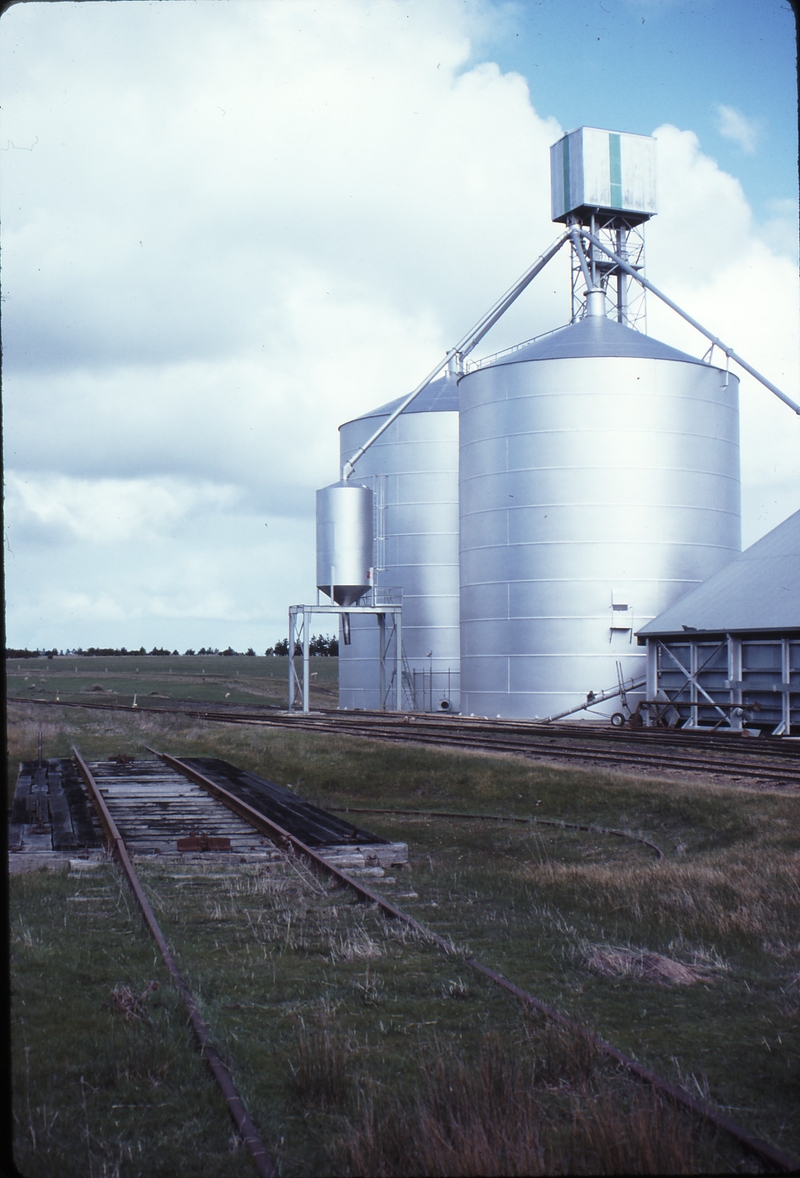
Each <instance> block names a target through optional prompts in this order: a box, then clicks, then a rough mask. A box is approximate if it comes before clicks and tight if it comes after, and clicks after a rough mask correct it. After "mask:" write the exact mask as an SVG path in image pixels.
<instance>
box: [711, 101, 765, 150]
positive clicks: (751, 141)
mask: <svg viewBox="0 0 800 1178" xmlns="http://www.w3.org/2000/svg"><path fill="white" fill-rule="evenodd" d="M716 111H717V130H718V131H719V133H720V135H722V137H723V139H730V140H732V142H733V143H738V144H739V147H741V149H742V151H744V152H746V153H747V154H748V155H753V153H754V152H755V150H756V145H757V143H758V123H757V122H756V120H755V119H748V118H747V117H746V116H745V115H743V114H742V112H741V111H740V110H737V109H736V107H734V106H725V105H724V103H721V102H718V103H717V105H716Z"/></svg>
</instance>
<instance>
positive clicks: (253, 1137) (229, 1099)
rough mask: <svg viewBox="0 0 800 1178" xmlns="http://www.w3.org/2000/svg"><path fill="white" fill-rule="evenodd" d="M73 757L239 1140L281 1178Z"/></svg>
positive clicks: (97, 797)
mask: <svg viewBox="0 0 800 1178" xmlns="http://www.w3.org/2000/svg"><path fill="white" fill-rule="evenodd" d="M72 755H73V756H74V758H75V761H76V763H77V765H78V768H79V770H80V773H81V776H82V777H83V780H84V781H85V783H86V788H87V790H88V792H89V796H90V798H91V799H92V803H93V804H94V808H95V810H96V811H97V815H98V818H99V819H100V823H101V825H102V827H103V830H104V831H105V835H106V839H107V840H108V844H109V847H110V849H111V852H112V854H113V855H114V856H115V858H116V859H117V861H118V862H119V864H120V866H121V867H122V870H123V871H124V872H125V875H126V877H127V880H128V883H129V884H130V887H131V891H132V892H133V894H134V896H135V897H136V902H137V903H138V905H139V907H140V909H141V911H142V915H143V917H144V919H145V923H146V924H147V927H148V929H149V930H150V933H151V934H152V936H153V940H154V941H155V942H156V944H157V945H158V948H159V951H160V953H161V956H162V958H163V959H164V964H165V965H166V967H167V969H168V970H169V972H170V975H171V977H172V980H173V982H174V983H175V987H176V989H177V991H178V993H179V994H180V996H181V998H182V999H183V1003H184V1006H185V1007H186V1010H187V1012H188V1015H189V1021H190V1023H191V1027H192V1031H193V1032H194V1036H195V1039H196V1040H197V1042H198V1045H199V1047H200V1052H201V1054H202V1055H203V1056H204V1057H205V1059H206V1060H207V1061H208V1065H209V1067H210V1068H211V1071H212V1073H213V1075H214V1079H215V1080H216V1081H217V1084H218V1085H219V1088H220V1090H221V1091H222V1094H223V1096H224V1097H225V1100H226V1103H227V1105H228V1112H229V1113H230V1115H231V1118H232V1120H233V1122H234V1124H235V1125H236V1128H237V1130H238V1132H239V1135H240V1137H241V1138H242V1140H243V1141H244V1143H245V1144H246V1146H247V1148H248V1149H249V1150H250V1154H251V1156H252V1158H253V1163H254V1165H255V1167H256V1171H257V1173H258V1175H259V1178H278V1171H277V1169H276V1168H275V1163H274V1162H273V1161H272V1158H271V1157H270V1156H269V1154H268V1153H267V1151H266V1149H265V1147H264V1143H263V1142H262V1140H261V1137H260V1135H259V1132H258V1130H257V1129H256V1127H255V1125H254V1124H253V1122H252V1120H251V1119H250V1114H249V1113H248V1111H247V1109H246V1107H245V1104H244V1101H243V1100H242V1098H241V1096H240V1095H239V1093H238V1091H237V1089H236V1086H235V1084H234V1082H233V1080H232V1079H231V1074H230V1072H229V1071H228V1069H227V1067H226V1066H225V1064H224V1063H223V1062H222V1059H221V1058H220V1055H219V1053H218V1051H217V1049H216V1048H215V1047H214V1045H213V1043H212V1042H211V1033H210V1030H209V1027H208V1024H207V1023H206V1022H205V1020H204V1019H203V1017H202V1015H201V1014H200V1011H199V1010H198V1008H197V1004H196V1003H195V1000H194V997H193V995H192V992H191V990H190V989H189V987H188V986H187V985H186V982H185V981H184V979H183V975H182V974H181V972H180V970H179V969H178V966H177V964H176V962H175V958H174V957H173V955H172V950H171V949H170V947H169V945H168V944H167V942H166V939H165V937H164V934H163V933H162V931H161V928H160V927H159V924H158V921H157V920H156V916H155V913H154V912H153V909H152V907H151V906H150V901H149V900H148V899H147V896H146V895H145V893H144V889H143V888H142V885H141V883H140V881H139V877H138V875H137V874H136V871H135V869H134V866H133V864H132V863H131V860H130V856H129V855H128V849H127V847H126V846H125V841H124V839H123V838H122V835H121V834H120V833H119V830H118V829H117V824H116V823H115V821H114V819H113V818H112V816H111V813H110V812H109V809H108V806H107V805H106V801H105V798H104V797H103V795H102V794H101V793H100V790H99V789H98V786H97V782H96V781H95V779H94V777H93V776H92V772H91V770H90V769H89V766H88V765H87V764H86V762H85V761H84V759H83V757H82V756H81V754H80V753H79V752H78V750H77V748H76V747H75V746H74V745H73V746H72Z"/></svg>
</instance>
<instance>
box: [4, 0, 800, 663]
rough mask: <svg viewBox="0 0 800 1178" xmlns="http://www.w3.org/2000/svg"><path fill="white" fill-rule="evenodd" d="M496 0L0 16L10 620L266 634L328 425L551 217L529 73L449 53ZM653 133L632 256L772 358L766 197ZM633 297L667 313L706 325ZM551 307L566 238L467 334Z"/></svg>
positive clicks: (546, 317)
mask: <svg viewBox="0 0 800 1178" xmlns="http://www.w3.org/2000/svg"><path fill="white" fill-rule="evenodd" d="M493 11H494V9H493V8H491V7H490V6H488V5H484V4H482V3H480V2H479V0H475V2H474V3H470V4H468V5H464V4H462V3H461V2H460V0H427V2H426V3H411V4H403V5H399V4H395V3H390V2H386V3H382V2H376V0H369V2H366V0H327V3H326V4H324V5H318V6H311V5H308V4H307V3H305V2H303V0H298V2H294V0H282V2H281V3H280V4H247V3H236V2H232V3H229V4H225V5H215V4H205V5H191V6H190V5H152V6H151V5H134V4H119V5H54V6H51V5H16V6H14V7H12V8H11V9H10V10H9V11H8V12H7V13H6V14H5V15H4V17H3V21H2V25H1V26H0V34H2V35H0V55H1V57H2V60H0V66H2V77H3V79H4V87H5V90H6V94H5V95H4V103H3V105H4V120H5V123H4V138H5V137H7V138H8V139H9V140H11V141H13V142H14V143H24V144H32V143H33V142H34V140H37V138H38V141H37V142H36V144H35V146H34V148H33V150H32V151H26V152H21V151H14V152H12V151H9V152H7V153H3V154H2V156H1V157H0V159H2V167H3V181H4V183H3V188H2V193H1V194H0V196H1V199H2V213H3V226H4V229H3V233H4V237H3V246H4V295H5V299H6V301H5V303H4V344H5V357H4V361H5V390H4V395H5V419H4V430H5V445H6V462H7V469H8V470H9V472H10V475H9V486H10V497H9V500H8V507H7V522H8V524H9V529H10V530H9V543H10V544H11V550H12V553H13V555H9V560H8V577H9V586H8V593H9V598H8V601H9V639H10V640H11V641H13V642H15V643H28V644H29V645H30V644H35V643H39V644H41V645H48V646H52V645H54V644H55V645H59V646H62V645H64V644H65V643H67V642H68V643H70V644H76V643H81V644H82V645H84V646H86V645H89V644H90V643H91V644H97V643H102V644H105V643H112V642H113V643H124V644H125V645H128V646H132V645H133V646H137V647H138V645H139V644H140V643H144V644H145V645H146V646H148V647H149V646H150V645H152V644H153V643H156V644H159V645H168V646H170V647H172V646H173V645H191V646H195V647H197V646H199V645H203V644H205V645H207V644H208V643H212V644H213V645H219V646H225V645H227V644H228V642H232V643H233V644H234V645H238V646H239V648H242V647H243V646H247V645H251V644H252V645H253V646H254V647H256V649H264V647H265V646H266V645H271V644H272V643H273V642H274V641H275V639H276V637H278V636H279V635H280V634H282V633H283V631H284V629H285V617H286V607H287V605H288V604H289V603H294V602H299V601H301V600H306V599H307V598H308V597H309V595H310V593H311V592H312V591H313V558H314V554H313V518H312V515H313V504H314V490H315V488H317V487H319V486H321V485H323V484H325V483H327V482H330V481H332V480H334V479H335V478H336V477H337V473H338V472H337V466H336V462H337V453H338V444H337V443H338V439H337V435H336V427H337V426H338V425H339V424H340V423H341V422H342V421H345V420H347V419H348V418H351V417H353V416H356V415H357V414H358V413H360V412H363V411H364V410H366V409H368V408H372V407H374V406H376V405H378V404H381V403H383V402H385V401H388V400H390V399H391V398H393V397H395V396H398V395H400V394H401V393H404V392H407V391H409V390H410V389H411V388H412V387H413V386H414V385H415V384H416V383H417V382H418V381H419V379H420V377H421V376H422V375H424V373H425V372H427V371H428V370H429V369H430V367H431V366H432V364H433V363H434V362H435V361H436V359H438V358H439V357H440V356H441V355H442V354H443V353H444V351H445V349H446V348H447V347H448V346H450V344H452V343H453V342H454V341H455V340H456V339H457V338H458V337H459V336H461V335H462V334H463V333H464V331H465V330H466V329H467V328H468V327H469V326H470V325H471V324H472V323H473V322H474V321H475V320H477V319H478V317H479V316H480V314H481V313H482V312H483V311H484V310H485V309H486V308H487V307H488V306H489V305H490V304H491V303H492V302H493V301H494V299H495V298H496V297H497V296H498V295H499V294H500V293H502V292H503V291H504V290H505V289H507V287H508V286H510V284H511V282H512V281H513V280H514V279H515V278H516V277H517V276H518V275H519V274H520V273H521V272H522V270H523V269H524V268H525V267H526V266H527V265H528V264H529V263H530V262H531V261H532V260H533V259H534V258H535V257H536V256H537V255H538V254H539V253H541V251H542V250H543V249H544V248H545V247H546V246H547V245H548V244H549V243H550V242H551V241H552V240H553V239H554V238H555V236H556V234H557V229H556V227H555V226H553V225H552V223H551V222H550V216H549V151H548V149H549V146H550V144H551V143H552V142H553V141H554V140H555V139H556V138H557V137H558V136H559V135H560V133H561V129H560V127H559V126H558V124H557V122H556V121H555V120H554V119H552V118H548V117H544V116H543V115H542V114H541V113H539V112H537V111H536V110H534V108H533V107H532V105H531V102H530V96H529V94H528V90H527V86H526V84H525V81H524V80H523V79H522V78H521V77H520V76H519V75H516V74H503V73H502V72H501V71H500V70H499V69H498V68H497V66H496V65H494V64H492V63H491V62H484V63H482V64H478V65H476V66H474V67H472V68H469V67H468V65H467V63H468V61H469V60H470V57H469V53H470V44H471V42H474V41H475V40H476V39H484V41H485V39H486V38H487V37H488V36H489V35H490V30H488V24H487V22H488V18H489V17H490V16H491V14H492V12H493ZM657 135H658V140H659V174H660V177H661V184H660V207H661V212H660V214H659V216H658V217H657V218H655V219H654V221H653V222H652V224H651V225H650V226H649V227H648V251H649V257H648V267H649V269H648V272H649V275H650V277H651V278H652V279H653V280H654V281H655V282H656V283H657V284H658V285H661V286H663V287H664V288H665V289H666V290H667V292H668V293H670V294H672V295H673V296H674V297H675V298H676V299H677V301H678V302H681V301H683V302H684V303H685V304H686V306H687V309H688V310H690V311H693V312H694V313H696V314H697V315H698V317H699V318H700V319H701V320H704V321H705V319H707V320H708V323H709V326H710V327H711V328H713V329H714V330H716V331H717V332H718V333H719V334H720V335H722V336H723V337H725V336H726V334H727V336H728V337H729V338H730V339H731V342H733V343H734V345H735V346H738V348H739V350H740V351H742V352H743V354H744V355H746V356H748V358H749V359H751V360H752V362H753V363H754V364H755V365H756V366H757V367H763V369H764V371H765V373H766V374H767V375H769V376H770V377H771V378H772V379H774V380H776V382H777V383H780V382H781V380H782V379H784V377H785V379H786V380H787V381H788V382H789V383H791V380H792V379H793V378H792V364H793V363H794V358H795V356H796V349H797V328H796V318H795V320H794V321H793V320H792V316H793V315H795V317H796V310H795V308H796V302H797V292H796V286H797V283H796V274H794V273H793V272H792V270H791V266H790V265H789V264H788V263H787V262H786V261H785V259H784V258H783V257H781V256H780V252H778V251H777V249H776V247H774V246H773V239H775V240H777V237H780V236H781V234H782V235H783V236H782V237H781V240H787V237H786V235H787V233H788V229H787V228H786V224H783V227H782V228H779V227H778V226H773V228H772V229H771V230H769V231H767V229H765V228H764V227H759V226H758V225H756V224H754V220H753V217H752V213H751V211H750V209H749V207H748V205H747V202H746V200H745V198H744V195H743V193H742V190H741V187H740V185H739V184H738V182H737V181H736V180H735V179H734V178H733V177H731V176H729V175H726V174H725V173H724V172H722V171H721V170H720V169H719V167H718V166H717V165H716V163H715V162H714V161H713V160H711V159H710V158H709V157H708V156H706V155H704V153H703V151H702V150H701V146H700V143H699V142H698V140H697V138H696V136H694V135H693V134H692V133H691V132H688V131H679V130H677V129H675V128H670V127H664V128H660V129H659V131H658V132H657ZM776 215H777V214H776ZM781 216H783V217H784V221H785V220H786V217H787V213H786V210H783V211H782V213H781ZM789 220H791V218H789ZM781 252H785V251H781ZM650 307H651V325H652V329H653V330H654V333H655V334H659V333H660V334H664V335H665V336H666V337H667V338H670V339H671V340H673V341H678V342H679V346H687V347H688V348H689V349H690V350H692V351H694V352H695V353H697V352H698V350H700V349H699V348H698V344H697V341H696V338H694V337H693V338H691V339H690V340H688V341H687V340H686V337H685V336H684V335H682V334H681V332H682V330H683V329H682V328H681V327H680V326H679V325H677V326H676V325H675V324H673V323H671V322H666V321H664V323H663V331H662V321H661V320H660V319H659V312H658V311H656V310H655V309H654V308H653V303H652V301H651V304H650ZM766 309H769V313H766ZM567 317H568V272H567V266H566V261H565V259H564V258H563V257H562V259H559V260H557V261H556V262H555V263H553V264H552V265H551V266H550V267H549V268H548V270H547V271H546V272H545V274H544V275H543V276H542V277H541V278H540V279H539V280H537V282H536V283H534V285H533V287H532V288H531V289H530V290H529V291H528V292H527V293H526V294H525V296H523V298H522V299H521V300H520V302H519V305H518V306H517V307H515V308H514V309H513V311H512V312H511V313H509V315H508V316H507V317H506V318H505V319H504V320H503V321H501V323H500V324H499V325H498V327H497V328H496V329H495V330H494V331H493V333H492V334H491V336H488V337H487V339H486V351H495V350H496V349H498V348H501V347H504V346H506V345H508V344H513V343H516V342H518V341H519V340H520V339H523V338H527V337H529V336H531V335H534V334H537V333H539V332H542V331H545V330H547V329H549V328H552V327H555V326H558V325H559V324H561V323H563V322H564V321H565V320H566V319H567ZM686 330H687V333H688V334H689V335H692V333H691V332H690V331H689V329H688V328H687V329H686ZM680 341H684V342H683V343H681V342H680ZM701 348H702V345H701ZM748 349H749V350H748ZM782 374H784V375H782ZM787 391H788V392H789V393H790V394H791V388H788V389H787ZM748 395H749V394H748ZM754 395H755V394H754ZM759 396H760V394H759ZM763 398H764V399H766V400H767V401H770V400H774V399H771V398H770V394H768V393H766V392H765V393H764V394H763ZM754 404H763V401H760V402H755V401H754ZM775 404H777V402H776V403H775ZM778 409H779V412H780V414H782V415H786V416H790V415H789V414H788V411H787V410H786V409H785V408H784V407H783V406H778ZM748 412H749V411H748ZM772 412H773V409H772V408H770V410H769V412H766V413H765V416H764V421H765V422H766V421H772V419H771V418H770V413H772ZM754 416H755V417H756V418H758V413H756V414H755V415H754ZM775 423H777V424H775ZM775 423H773V425H774V430H775V431H776V432H777V434H778V435H780V437H779V439H778V440H776V437H775V436H774V433H773V425H770V426H769V428H768V429H767V430H766V431H765V430H762V426H761V421H760V419H759V420H754V421H753V423H752V429H751V428H750V423H749V420H748V431H749V433H748V446H750V450H749V451H748V457H746V463H745V465H746V469H747V470H748V471H750V473H749V474H748V476H747V477H748V479H749V483H748V486H749V488H750V490H751V492H752V494H753V496H754V500H753V501H754V502H755V503H756V504H757V506H756V508H754V509H752V510H753V511H754V513H755V517H756V518H757V520H758V521H759V522H761V523H763V528H762V530H765V529H766V526H771V523H772V522H778V518H781V517H782V516H781V515H778V518H774V519H773V517H774V516H775V514H776V513H777V512H782V515H786V514H788V511H789V510H794V509H795V508H796V506H797V503H796V502H795V501H794V500H795V499H796V495H795V494H794V490H793V488H792V485H791V480H792V478H794V477H795V472H796V465H793V463H794V458H793V457H792V455H793V453H794V451H793V450H792V447H793V446H794V445H795V444H796V443H795V440H793V439H795V435H794V434H793V433H792V429H793V428H794V425H793V423H791V422H790V423H789V424H788V425H787V424H786V422H785V417H783V416H781V417H780V421H779V422H778V419H777V418H776V419H775ZM759 431H761V432H759ZM765 454H766V455H768V458H765ZM773 455H774V460H773ZM748 464H749V465H748ZM265 523H267V524H268V525H269V526H268V528H265V527H264V524H265ZM753 538H755V537H753ZM56 542H57V543H58V544H59V555H58V560H59V574H58V578H57V579H54V578H53V577H52V575H50V573H49V571H48V570H49V568H50V562H51V560H52V551H53V550H52V545H53V544H54V543H56ZM115 611H117V612H116V613H115ZM115 619H116V620H115ZM120 619H122V620H123V621H120ZM123 631H124V633H123Z"/></svg>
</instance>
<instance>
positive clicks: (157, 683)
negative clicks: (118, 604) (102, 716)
mask: <svg viewBox="0 0 800 1178" xmlns="http://www.w3.org/2000/svg"><path fill="white" fill-rule="evenodd" d="M295 662H296V665H297V667H298V669H299V668H300V666H301V664H302V660H301V659H296V660H295ZM288 673H289V669H288V663H287V660H286V659H285V658H265V657H263V656H251V657H248V656H243V655H227V656H224V655H182V656H180V657H171V656H168V655H130V656H125V657H120V656H116V657H113V656H112V657H109V658H104V657H94V656H92V657H87V656H83V657H79V656H74V655H73V656H71V657H66V656H63V657H62V656H56V657H54V658H52V659H47V658H38V659H8V660H7V663H6V678H7V684H8V692H9V695H15V696H24V697H26V698H28V697H29V698H32V699H36V698H42V699H48V700H55V699H56V696H58V698H59V699H61V700H66V701H76V700H81V699H86V698H87V696H88V697H90V698H91V699H92V701H93V702H98V703H115V704H123V705H125V706H129V705H131V704H132V703H133V697H134V695H136V696H137V703H138V705H139V706H143V705H145V704H147V703H148V702H157V701H158V700H160V701H161V703H162V704H164V703H166V701H168V700H173V701H174V700H195V701H197V702H198V703H211V702H222V701H224V700H228V701H229V702H230V703H240V704H261V705H264V706H270V707H281V708H285V707H286V703H287V698H288ZM310 673H311V683H310V688H311V697H312V703H313V705H314V706H315V707H332V706H333V707H335V706H336V699H337V692H338V681H339V660H338V659H337V658H314V659H312V660H311V672H310Z"/></svg>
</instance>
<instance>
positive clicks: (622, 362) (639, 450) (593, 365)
mask: <svg viewBox="0 0 800 1178" xmlns="http://www.w3.org/2000/svg"><path fill="white" fill-rule="evenodd" d="M587 304H588V311H589V313H588V314H587V315H586V316H585V317H584V318H583V319H581V320H579V321H578V322H575V323H573V324H571V325H570V326H569V327H566V328H564V329H562V330H560V331H557V332H554V333H552V334H551V335H549V336H547V337H545V338H543V339H541V340H539V341H538V342H534V343H531V344H529V345H527V346H524V347H522V348H520V349H518V350H516V351H513V352H511V353H509V354H507V355H505V356H502V355H501V356H499V357H497V358H495V359H494V360H492V361H490V362H488V363H486V364H485V365H484V366H481V367H479V368H477V370H474V371H472V372H470V373H469V374H467V375H466V376H463V377H462V378H461V380H460V383H459V392H460V401H461V421H460V528H461V710H462V712H464V713H467V714H470V713H474V714H476V715H477V714H480V715H486V716H495V715H498V714H499V715H501V716H508V717H536V716H538V717H545V716H548V715H553V714H555V713H558V712H561V711H564V710H566V709H567V708H569V707H573V706H575V705H577V704H579V703H580V702H582V701H583V700H585V699H586V696H587V694H588V693H589V692H590V691H593V692H595V693H599V692H600V691H602V690H604V689H606V688H610V687H613V686H615V685H616V683H617V663H620V664H621V669H622V672H623V674H624V675H625V676H626V677H629V676H631V675H633V674H637V675H639V674H641V675H642V676H644V658H643V655H644V651H643V648H641V647H637V645H636V638H635V636H634V631H635V630H636V629H638V628H639V627H640V626H641V625H643V624H644V623H645V621H647V620H649V619H650V618H653V617H655V616H656V615H657V614H659V613H660V612H661V611H662V610H663V609H665V608H666V607H667V605H669V604H670V603H672V602H673V601H675V600H676V599H677V598H678V597H680V596H681V595H682V594H684V593H685V592H686V591H687V590H689V589H691V588H692V587H694V586H695V585H697V584H698V583H699V582H700V581H703V580H704V579H705V578H706V577H709V576H710V575H711V574H712V573H714V572H716V571H717V570H718V569H720V568H721V567H722V566H723V565H725V564H726V563H727V562H728V561H729V560H730V559H731V558H732V557H733V556H734V555H735V554H737V553H738V552H739V551H740V548H741V539H740V489H739V421H738V383H739V382H738V380H737V379H736V378H735V377H734V376H732V375H729V374H728V373H726V372H724V371H722V370H720V369H719V368H716V367H713V366H712V365H710V364H707V363H704V362H702V361H700V360H695V359H693V358H692V357H691V356H688V355H685V354H684V353H682V352H679V351H676V350H675V349H674V348H671V347H668V346H666V345H665V344H662V343H659V342H658V341H657V340H654V339H652V338H650V337H648V336H645V335H642V334H640V333H639V332H636V331H632V330H631V329H630V328H628V327H625V326H623V325H622V324H621V323H618V322H613V321H612V320H610V319H608V318H606V317H605V315H604V314H602V313H598V314H593V313H591V312H592V311H599V310H600V305H599V304H598V303H597V302H596V301H594V300H592V299H589V300H587ZM618 708H619V703H618V701H615V700H611V701H610V702H609V703H607V704H606V705H604V706H603V707H602V708H600V709H596V711H600V712H601V713H602V712H605V713H606V714H610V713H612V712H614V711H617V710H618Z"/></svg>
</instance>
